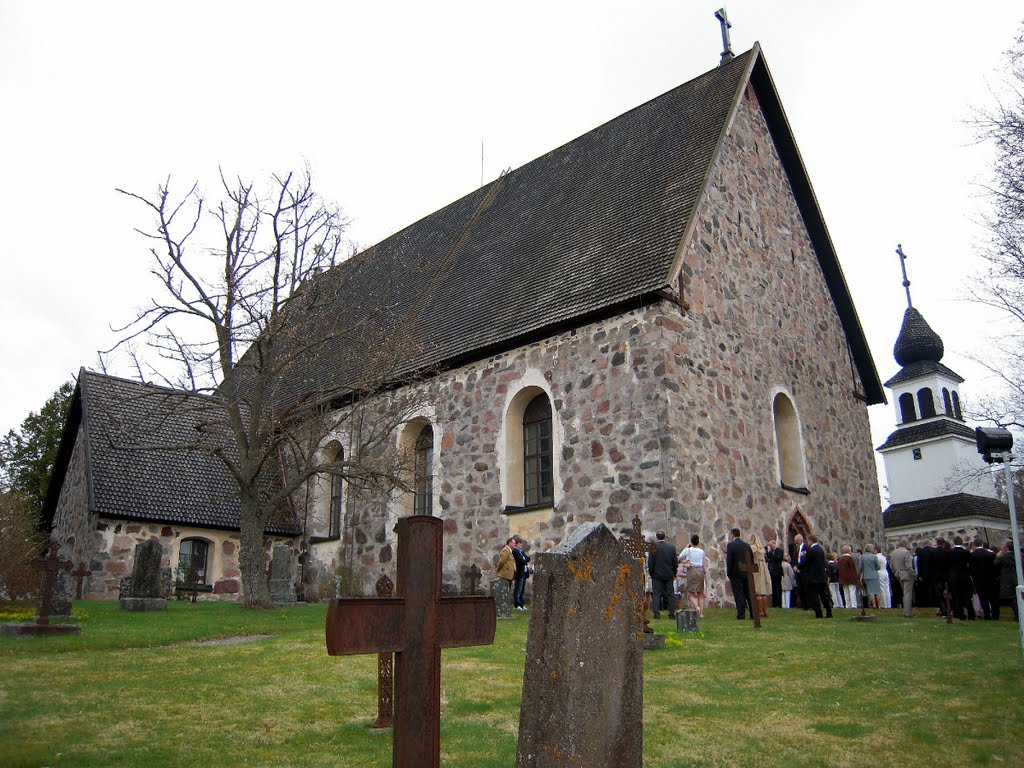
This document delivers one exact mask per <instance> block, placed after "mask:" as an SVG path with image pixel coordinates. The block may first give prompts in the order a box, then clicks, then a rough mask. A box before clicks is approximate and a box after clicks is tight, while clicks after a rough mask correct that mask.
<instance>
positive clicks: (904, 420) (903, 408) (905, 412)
mask: <svg viewBox="0 0 1024 768" xmlns="http://www.w3.org/2000/svg"><path fill="white" fill-rule="evenodd" d="M911 421H917V409H916V407H915V405H914V396H913V395H912V394H910V393H909V392H905V393H904V394H902V395H900V423H901V424H908V423H910V422H911Z"/></svg>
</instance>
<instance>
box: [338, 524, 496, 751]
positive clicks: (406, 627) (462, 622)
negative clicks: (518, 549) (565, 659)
mask: <svg viewBox="0 0 1024 768" xmlns="http://www.w3.org/2000/svg"><path fill="white" fill-rule="evenodd" d="M443 525H444V523H443V521H442V520H441V518H439V517H431V516H430V515H414V516H411V517H402V518H399V520H398V524H397V525H396V526H395V530H396V531H397V533H398V594H397V595H396V596H395V597H360V598H348V599H340V600H332V601H331V605H330V607H329V608H328V609H327V653H328V654H330V655H331V656H348V655H352V654H358V653H378V654H379V653H391V652H393V653H395V692H394V694H395V696H394V727H393V728H392V745H393V749H392V757H391V764H392V766H393V767H394V768H439V766H440V764H441V649H442V648H464V647H466V646H470V645H490V644H491V643H493V642H494V629H495V613H494V600H492V599H491V598H489V597H472V596H459V597H442V596H441V558H442V552H443V547H442V539H443V534H442V526H443Z"/></svg>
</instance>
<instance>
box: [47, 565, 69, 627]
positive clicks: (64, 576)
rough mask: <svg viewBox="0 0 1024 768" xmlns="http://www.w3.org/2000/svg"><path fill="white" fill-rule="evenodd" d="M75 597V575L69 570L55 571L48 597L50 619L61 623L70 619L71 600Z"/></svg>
mask: <svg viewBox="0 0 1024 768" xmlns="http://www.w3.org/2000/svg"><path fill="white" fill-rule="evenodd" d="M74 599H75V576H74V574H73V573H71V571H57V573H56V574H55V575H54V579H53V597H52V598H50V621H55V622H57V623H58V624H62V623H64V622H67V621H71V620H72V618H71V601H72V600H74Z"/></svg>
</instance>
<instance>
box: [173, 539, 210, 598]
mask: <svg viewBox="0 0 1024 768" xmlns="http://www.w3.org/2000/svg"><path fill="white" fill-rule="evenodd" d="M209 550H210V545H209V543H208V542H206V541H204V540H203V539H182V541H181V544H180V545H179V547H178V575H177V582H178V583H179V584H182V585H184V586H188V587H191V586H199V585H203V584H206V561H207V556H208V555H209Z"/></svg>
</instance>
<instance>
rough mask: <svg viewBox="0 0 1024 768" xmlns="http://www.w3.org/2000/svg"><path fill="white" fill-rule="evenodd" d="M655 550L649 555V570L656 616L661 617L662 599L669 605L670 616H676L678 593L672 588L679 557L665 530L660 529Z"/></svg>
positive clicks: (653, 608) (671, 617) (672, 617)
mask: <svg viewBox="0 0 1024 768" xmlns="http://www.w3.org/2000/svg"><path fill="white" fill-rule="evenodd" d="M656 536H657V539H658V541H657V543H656V544H655V545H654V551H653V552H651V553H650V554H649V555H647V572H648V573H649V574H651V601H652V603H653V605H652V610H653V611H654V618H656V619H657V618H660V616H659V615H658V612H659V611H660V610H661V604H662V600H664V601H665V602H666V603H667V605H668V617H669V618H670V619H674V618H675V617H676V593H675V590H674V589H673V588H672V580H673V579H674V578H675V577H676V567H677V566H678V565H679V557H678V555H677V554H676V548H675V546H674V545H673V544H671V543H670V542H667V541H665V532H664V531H658V533H657V534H656Z"/></svg>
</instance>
